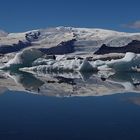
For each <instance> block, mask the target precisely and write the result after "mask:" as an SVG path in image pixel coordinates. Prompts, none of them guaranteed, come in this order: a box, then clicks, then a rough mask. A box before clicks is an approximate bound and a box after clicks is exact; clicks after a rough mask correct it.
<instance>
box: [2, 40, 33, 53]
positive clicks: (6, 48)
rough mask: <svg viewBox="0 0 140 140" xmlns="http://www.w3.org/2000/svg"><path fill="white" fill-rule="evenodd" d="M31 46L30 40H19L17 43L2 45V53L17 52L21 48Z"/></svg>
mask: <svg viewBox="0 0 140 140" xmlns="http://www.w3.org/2000/svg"><path fill="white" fill-rule="evenodd" d="M29 46H31V43H30V42H28V41H27V42H23V41H20V40H19V41H18V43H17V44H12V45H2V46H0V54H6V53H11V52H17V51H20V50H21V49H24V48H26V47H29Z"/></svg>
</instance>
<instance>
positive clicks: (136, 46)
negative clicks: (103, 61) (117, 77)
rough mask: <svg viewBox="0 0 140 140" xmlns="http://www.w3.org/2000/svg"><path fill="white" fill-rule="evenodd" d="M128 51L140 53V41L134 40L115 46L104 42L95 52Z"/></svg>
mask: <svg viewBox="0 0 140 140" xmlns="http://www.w3.org/2000/svg"><path fill="white" fill-rule="evenodd" d="M126 52H134V53H140V41H138V40H133V41H131V42H130V43H128V44H127V45H125V46H122V47H113V46H107V45H106V44H103V45H102V46H101V47H100V48H99V49H98V50H97V51H96V52H95V54H108V53H126Z"/></svg>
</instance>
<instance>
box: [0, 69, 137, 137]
mask: <svg viewBox="0 0 140 140" xmlns="http://www.w3.org/2000/svg"><path fill="white" fill-rule="evenodd" d="M0 89H1V90H0V91H1V93H0V112H1V115H0V139H1V140H11V139H14V140H19V139H20V140H46V139H49V140H93V139H95V140H106V139H109V140H126V139H127V140H132V139H134V140H139V139H140V134H139V132H140V121H139V119H140V74H139V73H135V72H132V73H116V74H111V73H33V74H30V73H25V72H18V71H17V72H16V73H15V72H9V71H7V72H2V71H1V72H0Z"/></svg>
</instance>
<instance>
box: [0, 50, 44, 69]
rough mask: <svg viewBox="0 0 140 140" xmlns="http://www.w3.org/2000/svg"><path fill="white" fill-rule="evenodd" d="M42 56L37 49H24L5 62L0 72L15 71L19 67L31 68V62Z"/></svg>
mask: <svg viewBox="0 0 140 140" xmlns="http://www.w3.org/2000/svg"><path fill="white" fill-rule="evenodd" d="M42 55H43V53H42V52H40V51H38V50H37V49H34V48H31V49H25V50H23V51H22V52H19V53H17V54H16V55H15V57H14V58H13V59H11V60H10V61H9V62H7V63H6V64H5V65H4V66H3V67H1V68H0V69H1V70H16V69H18V68H20V67H26V66H31V64H32V62H33V61H34V60H36V59H37V58H39V57H41V56H42Z"/></svg>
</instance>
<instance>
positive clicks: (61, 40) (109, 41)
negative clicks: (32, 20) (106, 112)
mask: <svg viewBox="0 0 140 140" xmlns="http://www.w3.org/2000/svg"><path fill="white" fill-rule="evenodd" d="M71 40H73V41H72V45H71V44H70V43H68V44H67V42H69V41H71ZM134 40H138V41H140V33H124V32H117V31H112V30H104V29H95V28H73V27H56V28H47V29H38V30H32V31H28V32H23V33H5V32H3V31H0V53H8V52H14V51H19V50H20V49H23V48H26V47H35V48H39V49H40V48H43V49H46V52H47V51H48V50H49V49H50V48H51V52H53V51H52V49H53V48H55V49H56V48H60V49H58V50H59V53H60V54H61V53H62V54H65V53H67V52H68V53H70V52H74V51H75V52H76V53H94V52H95V51H97V50H99V48H100V47H101V46H102V45H103V44H106V45H107V46H108V47H109V46H111V47H122V46H126V45H127V44H129V43H131V42H132V41H134ZM71 47H74V49H72V48H71ZM67 49H70V50H71V51H67ZM132 49H133V48H132ZM55 52H56V53H57V49H56V50H55Z"/></svg>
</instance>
